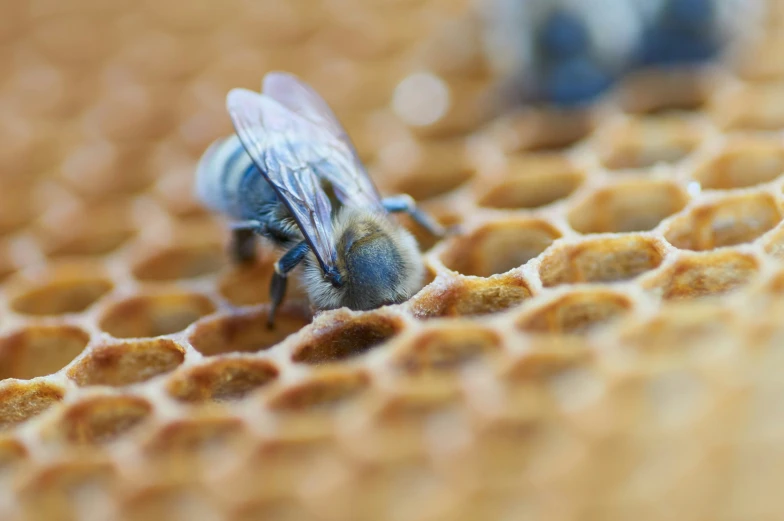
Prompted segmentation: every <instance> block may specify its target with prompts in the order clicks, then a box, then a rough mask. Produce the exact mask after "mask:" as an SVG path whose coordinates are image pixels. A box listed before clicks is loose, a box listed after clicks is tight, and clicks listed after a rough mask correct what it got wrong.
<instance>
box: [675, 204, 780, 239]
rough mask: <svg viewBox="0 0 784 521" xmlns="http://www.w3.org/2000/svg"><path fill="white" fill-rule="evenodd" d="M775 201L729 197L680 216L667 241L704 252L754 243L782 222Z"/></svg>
mask: <svg viewBox="0 0 784 521" xmlns="http://www.w3.org/2000/svg"><path fill="white" fill-rule="evenodd" d="M781 218H782V214H781V210H780V209H779V206H778V203H777V202H776V199H774V198H773V196H772V195H770V194H767V193H756V194H743V195H734V196H728V197H725V198H723V199H720V200H717V201H712V202H711V203H707V204H704V205H702V206H698V207H696V208H693V209H692V210H690V211H689V212H688V213H686V214H685V215H682V216H679V217H678V218H676V219H675V220H673V222H672V223H670V226H669V227H668V228H667V230H665V232H664V238H665V239H667V241H668V242H669V243H670V244H672V245H673V246H675V247H676V248H681V249H684V250H695V251H704V250H711V249H713V248H720V247H722V246H732V245H735V244H743V243H747V242H751V241H753V240H754V239H756V238H757V237H759V236H760V235H762V234H763V233H765V232H767V231H768V230H770V229H772V228H773V227H774V226H776V224H778V223H779V221H781Z"/></svg>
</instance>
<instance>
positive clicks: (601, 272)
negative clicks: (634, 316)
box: [539, 235, 664, 287]
mask: <svg viewBox="0 0 784 521" xmlns="http://www.w3.org/2000/svg"><path fill="white" fill-rule="evenodd" d="M663 258H664V248H663V246H662V244H660V243H659V242H657V241H655V240H654V239H652V238H650V237H645V236H637V235H623V236H617V237H606V238H605V237H602V238H595V239H590V240H587V241H585V242H581V243H577V244H575V243H571V244H566V245H563V246H560V247H554V248H551V249H550V250H549V251H548V252H547V253H546V254H545V256H544V258H543V259H542V262H541V264H540V265H539V277H540V279H541V280H542V285H544V287H553V286H558V285H560V284H575V283H583V282H617V281H623V280H629V279H633V278H634V277H636V276H638V275H641V274H642V273H645V272H646V271H649V270H652V269H655V268H656V267H657V266H659V264H661V262H662V259H663Z"/></svg>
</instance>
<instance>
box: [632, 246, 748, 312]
mask: <svg viewBox="0 0 784 521" xmlns="http://www.w3.org/2000/svg"><path fill="white" fill-rule="evenodd" d="M758 271H759V263H758V261H757V259H756V258H755V257H753V256H752V255H748V254H743V253H737V252H732V251H717V252H708V253H699V254H689V255H684V256H682V257H680V258H678V260H677V261H676V262H675V263H674V264H673V265H671V266H668V267H667V269H666V270H665V271H663V272H662V273H661V275H660V276H659V277H656V279H655V280H650V281H648V282H646V288H647V289H652V290H655V291H656V292H661V294H662V298H664V299H666V300H671V299H672V300H675V299H689V298H698V297H707V296H716V295H723V294H725V293H727V292H729V291H732V290H734V289H737V288H739V287H741V286H744V285H746V284H748V283H749V282H750V281H751V279H752V278H753V277H754V276H755V275H756V274H757V272H758Z"/></svg>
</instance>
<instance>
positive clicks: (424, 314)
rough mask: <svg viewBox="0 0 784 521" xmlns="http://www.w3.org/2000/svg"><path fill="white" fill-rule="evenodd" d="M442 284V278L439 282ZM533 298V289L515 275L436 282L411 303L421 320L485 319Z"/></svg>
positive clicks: (412, 308) (413, 310) (413, 311)
mask: <svg viewBox="0 0 784 521" xmlns="http://www.w3.org/2000/svg"><path fill="white" fill-rule="evenodd" d="M437 281H438V279H437ZM530 296H531V289H530V288H529V287H528V283H527V282H526V281H525V280H523V278H522V277H521V276H520V275H518V274H515V273H509V274H507V275H501V276H496V277H492V278H490V279H459V280H453V281H451V282H450V283H448V284H444V283H443V281H440V282H437V283H434V284H432V285H430V286H428V287H426V288H425V289H423V290H422V291H421V292H419V293H418V294H417V295H416V296H414V298H413V299H411V301H410V302H409V306H410V309H411V311H412V313H413V314H414V316H415V317H417V318H419V319H429V318H439V317H459V316H465V317H468V316H481V315H490V314H493V313H500V312H502V311H506V310H507V309H509V308H512V307H514V306H516V305H518V304H520V303H521V302H523V301H524V300H526V299H528V298H529V297H530Z"/></svg>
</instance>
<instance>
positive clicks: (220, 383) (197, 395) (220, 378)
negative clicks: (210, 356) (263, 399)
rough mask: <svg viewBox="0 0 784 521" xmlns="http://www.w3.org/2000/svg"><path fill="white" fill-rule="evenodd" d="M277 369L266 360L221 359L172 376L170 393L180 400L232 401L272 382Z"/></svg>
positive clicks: (169, 385) (169, 386)
mask: <svg viewBox="0 0 784 521" xmlns="http://www.w3.org/2000/svg"><path fill="white" fill-rule="evenodd" d="M277 377H278V369H277V368H276V367H275V366H274V365H272V363H270V362H267V361H265V360H254V359H250V358H224V359H218V360H212V361H210V362H206V363H204V364H202V365H198V366H195V367H190V368H188V369H185V370H183V371H180V372H178V373H175V374H174V375H172V377H171V378H170V379H169V382H168V384H167V390H168V392H169V394H171V395H172V396H174V397H175V398H176V399H178V400H181V401H183V402H192V403H196V402H204V401H208V400H232V399H237V398H242V397H243V396H245V395H246V394H248V393H249V392H251V391H253V390H255V389H258V388H260V387H262V386H264V385H267V384H269V383H271V382H273V381H274V380H275V379H276V378H277Z"/></svg>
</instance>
